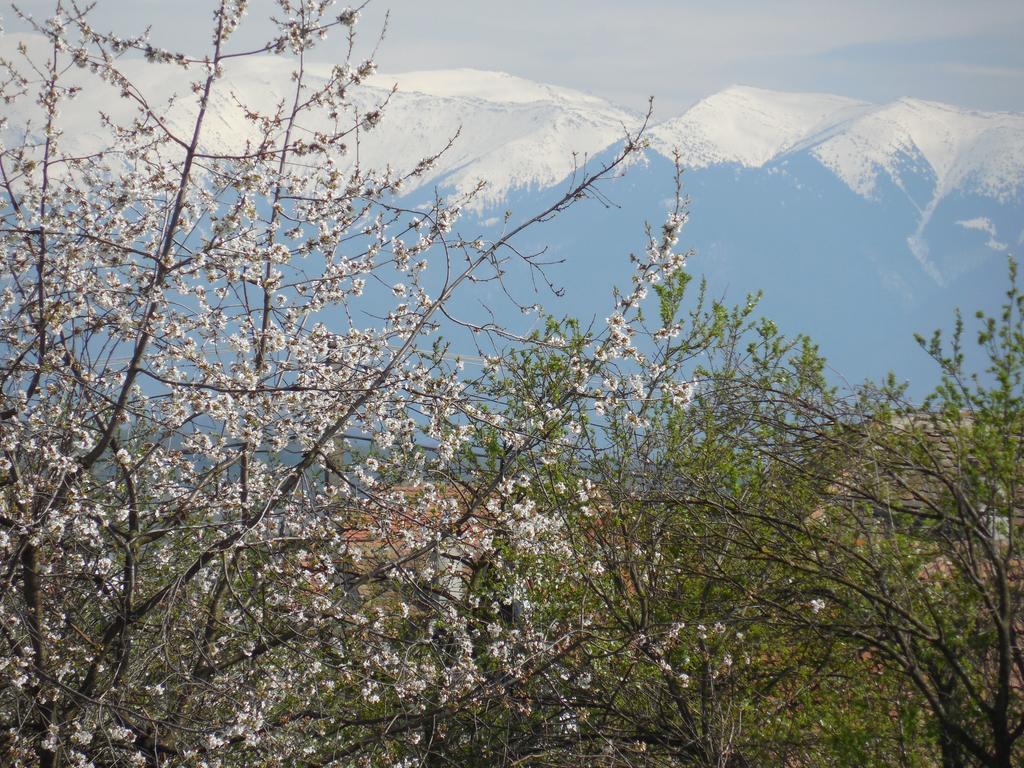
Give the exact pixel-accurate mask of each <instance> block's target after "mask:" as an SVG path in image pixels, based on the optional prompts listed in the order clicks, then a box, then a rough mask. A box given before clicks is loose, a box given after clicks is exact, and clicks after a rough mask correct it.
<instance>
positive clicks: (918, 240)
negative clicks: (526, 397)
mask: <svg viewBox="0 0 1024 768" xmlns="http://www.w3.org/2000/svg"><path fill="white" fill-rule="evenodd" d="M19 42H20V43H24V44H25V45H26V46H27V47H28V49H29V51H30V53H31V51H32V49H33V47H34V46H38V45H39V42H40V41H39V39H38V38H36V37H34V36H31V35H22V36H17V35H7V36H4V37H0V48H2V49H4V51H7V50H9V49H10V48H12V47H13V46H14V45H16V44H17V43H19ZM120 65H121V67H122V69H123V71H124V73H125V74H126V76H127V77H128V78H129V79H131V80H132V81H133V82H135V83H136V84H137V85H138V88H139V91H140V92H141V93H142V94H144V95H145V96H146V98H147V99H149V100H150V101H151V103H155V104H159V103H162V102H164V101H166V100H167V99H169V98H171V97H172V96H175V95H177V101H176V103H175V106H174V107H172V108H170V109H168V110H166V112H165V120H166V122H167V124H168V125H169V126H171V127H172V128H179V129H181V130H184V128H185V126H187V125H188V121H189V120H190V119H191V117H192V114H193V110H194V109H195V106H194V103H195V99H194V98H193V97H191V94H190V93H189V89H188V85H189V83H188V75H187V73H183V71H182V70H181V69H180V68H179V67H175V66H173V65H157V66H154V65H149V64H146V63H145V62H142V61H130V60H125V61H122V62H121V64H120ZM307 73H308V74H309V75H311V77H312V78H313V81H314V84H315V81H317V80H318V79H319V80H322V79H323V78H325V77H327V76H328V75H329V69H328V68H327V67H326V66H323V65H308V66H307ZM76 76H77V77H79V78H80V84H81V85H82V88H83V94H85V96H86V97H85V98H79V99H77V100H75V101H72V102H70V103H69V104H68V105H67V107H66V109H65V110H64V114H63V118H62V119H63V120H64V123H65V125H64V127H65V128H66V136H65V139H64V148H65V150H67V151H84V150H92V149H97V148H99V144H100V143H101V142H102V140H103V139H102V138H101V137H103V136H104V135H105V133H104V131H102V130H100V127H99V125H100V124H99V120H98V117H97V107H98V106H102V109H103V110H104V112H105V113H107V114H108V115H109V116H110V117H111V118H112V119H114V120H115V121H126V120H127V119H129V118H130V116H131V114H132V109H133V107H132V104H131V102H130V101H129V100H126V99H120V98H118V95H119V94H118V89H117V88H115V87H113V86H111V85H109V84H106V83H101V82H99V81H98V80H97V79H96V78H95V77H94V76H92V75H90V74H89V73H88V72H86V71H81V72H80V73H79V74H77V75H76ZM293 88H294V85H293V83H292V82H291V70H290V68H289V67H288V66H287V65H285V64H282V60H281V59H279V58H276V57H270V56H268V57H252V58H243V59H237V60H232V61H229V62H228V63H227V65H226V66H225V71H224V75H223V77H222V78H221V79H220V80H219V81H218V83H217V88H216V90H215V93H214V102H213V109H212V114H211V116H210V121H209V122H208V132H207V134H206V135H205V137H204V142H205V143H206V146H207V147H208V148H209V149H220V148H222V147H226V146H228V145H231V146H237V145H238V142H239V140H240V139H245V138H247V137H250V136H254V135H255V134H254V127H253V123H252V121H251V120H249V119H247V117H246V111H247V110H253V109H255V110H258V111H262V112H264V113H267V112H272V111H274V110H275V109H276V108H277V105H278V104H279V103H282V102H283V101H284V100H285V99H286V98H287V97H288V94H290V93H292V92H293V90H292V89H293ZM348 97H349V99H350V102H351V107H350V108H351V111H352V113H353V114H352V117H353V118H354V116H355V114H357V113H362V114H365V113H367V112H370V111H372V110H375V109H377V108H378V107H379V106H380V105H382V104H385V107H384V110H383V119H382V120H381V121H380V123H379V125H377V127H375V128H374V129H373V130H372V131H368V132H367V131H363V132H361V133H360V135H359V137H358V152H356V151H355V142H353V145H354V146H353V151H352V153H351V155H350V158H349V161H350V162H356V158H357V157H358V162H359V163H360V164H361V166H362V167H364V168H368V167H369V168H376V169H384V168H385V167H390V168H392V169H394V170H396V171H405V170H411V169H412V168H414V167H415V166H416V165H417V164H418V163H419V162H420V161H421V160H422V159H423V158H424V157H427V156H430V155H432V154H434V153H435V152H436V151H437V150H438V149H440V148H442V147H444V146H445V144H446V143H447V142H448V141H449V139H451V138H453V137H456V136H457V139H456V140H455V142H454V143H453V145H452V147H451V148H450V149H449V150H448V151H447V152H445V153H444V154H443V155H442V156H441V158H440V159H439V161H438V162H437V163H436V165H435V166H434V167H433V168H432V170H431V171H430V172H429V173H428V174H426V175H424V176H423V177H421V178H420V179H418V180H417V182H416V183H417V185H418V186H416V187H413V186H410V187H409V188H408V192H407V195H408V202H409V204H411V205H414V204H417V203H418V202H423V200H424V199H425V198H426V197H428V196H432V195H433V194H434V193H435V190H438V191H440V192H441V193H443V194H449V193H455V194H462V193H466V192H468V191H470V190H472V189H474V188H476V186H477V184H478V183H479V182H481V181H483V182H486V186H485V187H484V189H483V191H482V192H480V193H478V194H477V196H476V197H475V198H474V200H473V202H472V203H471V205H469V206H468V211H469V215H468V217H467V218H466V219H464V220H463V222H462V223H461V224H460V227H463V228H466V229H467V230H468V229H476V230H477V231H479V232H480V233H483V234H485V235H486V234H487V232H488V231H489V230H490V229H493V228H494V227H496V226H500V224H495V223H494V222H500V221H502V216H501V215H500V214H501V213H502V212H504V211H505V210H506V209H511V210H513V211H521V212H523V213H524V214H526V213H529V212H531V211H537V210H541V209H542V206H543V205H544V204H545V201H550V200H551V199H552V198H553V197H554V196H555V195H557V194H559V193H560V192H561V191H564V188H565V180H566V178H567V177H568V176H569V175H570V174H571V173H572V172H573V170H574V169H578V168H579V167H580V166H582V165H584V164H590V165H593V164H594V163H598V162H600V161H601V160H602V159H606V158H608V157H610V156H611V155H612V154H613V153H614V152H615V149H616V147H617V146H618V145H619V143H620V142H621V140H622V139H623V136H624V135H625V133H626V131H627V130H635V129H636V128H637V127H638V126H639V124H640V122H641V120H642V119H643V118H642V115H639V114H637V113H635V112H632V111H629V110H625V109H621V108H619V107H616V106H615V105H613V104H610V103H608V102H607V101H605V100H603V99H601V98H598V97H596V96H592V95H588V94H584V93H581V92H579V91H574V90H571V89H568V88H561V87H558V86H554V85H546V84H541V83H535V82H531V81H528V80H524V79H522V78H518V77H514V76H512V75H507V74H503V73H497V72H481V71H476V70H471V69H460V70H435V71H424V72H406V73H400V74H376V75H373V76H372V77H370V78H368V79H367V81H366V82H365V83H364V84H363V85H361V86H359V87H357V88H352V89H350V91H349V93H348ZM4 110H5V113H4V115H3V116H4V117H7V118H8V120H7V126H6V128H4V129H3V130H2V131H0V137H2V139H3V140H4V142H5V143H6V142H10V141H12V140H17V139H18V138H19V135H20V133H23V132H24V130H25V125H26V121H27V120H28V119H29V118H31V114H29V113H18V114H16V113H14V112H13V111H12V107H10V106H6V107H4ZM342 119H343V120H344V119H345V118H344V117H343V118H342ZM323 127H326V125H324V126H319V125H316V124H311V123H307V124H304V125H303V126H302V128H304V129H309V130H315V129H318V128H323ZM19 132H20V133H19ZM647 136H648V138H649V140H650V146H649V149H648V150H647V152H646V157H645V162H643V163H635V164H634V165H633V167H631V168H630V170H629V171H628V173H627V174H626V175H625V178H623V179H619V180H616V181H615V182H614V183H611V184H609V185H606V186H605V187H603V188H602V191H603V193H604V194H605V196H606V202H607V200H611V202H612V203H614V206H612V207H608V206H607V205H606V206H605V207H601V208H597V207H596V205H597V204H595V203H591V204H590V205H589V207H588V206H587V205H583V206H580V207H578V208H576V209H574V210H571V211H570V212H569V214H568V215H564V216H562V217H560V218H559V219H557V220H556V221H555V222H554V223H552V224H550V225H547V226H546V228H545V229H541V230H538V231H536V232H535V233H533V234H530V235H529V237H534V238H536V240H535V241H533V242H530V243H527V244H525V245H526V246H528V247H535V248H537V249H540V248H547V249H548V252H549V253H550V254H552V256H553V257H556V258H564V259H565V260H566V267H565V268H564V269H563V268H560V267H558V266H556V267H553V268H552V274H553V276H554V278H555V280H556V282H558V281H561V282H562V283H563V284H565V287H566V288H567V294H566V298H565V299H563V300H562V301H561V302H560V303H559V304H558V306H557V307H556V309H557V310H558V311H559V312H564V313H567V314H577V315H595V314H598V315H599V314H601V313H602V312H604V310H605V309H606V307H598V306H595V305H594V296H595V295H607V293H608V291H609V289H610V286H611V284H612V283H614V282H619V283H621V282H622V281H623V280H624V279H626V274H627V270H628V267H627V258H626V254H627V253H628V252H629V251H630V250H631V249H632V250H635V249H636V248H638V247H640V246H641V245H642V242H643V240H642V237H643V233H642V222H643V221H644V220H648V221H652V222H655V223H656V222H657V221H658V219H659V218H660V216H661V215H662V212H663V210H664V205H665V202H666V198H668V197H669V196H670V195H671V190H672V188H673V184H672V181H673V167H672V160H671V158H672V157H673V155H674V154H675V153H676V152H678V153H679V157H680V159H681V161H682V164H683V166H684V168H685V175H684V182H685V188H686V192H687V193H688V195H689V197H690V198H691V214H692V215H691V220H690V224H689V225H688V227H687V229H686V231H685V232H684V244H685V245H687V246H689V245H692V246H694V247H695V248H696V252H697V258H695V259H694V260H693V261H692V262H691V266H692V268H694V269H696V270H698V271H701V272H703V273H704V274H705V275H707V276H708V277H709V279H710V281H711V289H712V291H713V292H715V293H726V294H727V295H728V296H729V297H730V298H732V299H740V298H742V293H743V292H746V291H748V290H756V289H759V288H763V289H765V294H766V298H765V304H764V308H765V311H766V313H767V314H769V315H772V316H775V317H777V318H779V319H780V320H782V322H783V327H784V328H785V329H786V330H790V331H808V332H811V333H812V334H813V335H814V336H815V337H817V338H819V339H821V341H822V343H823V348H824V350H825V351H826V353H827V354H829V356H830V357H831V358H833V359H835V360H836V361H837V363H838V365H839V367H840V368H841V369H842V370H843V371H844V372H846V373H848V374H849V375H850V376H851V377H852V378H859V377H860V376H862V375H868V374H870V375H876V374H878V373H881V372H883V371H884V370H885V369H887V368H890V367H896V368H898V369H902V370H904V371H906V366H907V361H908V360H910V359H912V357H913V354H914V352H913V343H912V342H911V341H910V336H911V332H912V331H923V332H929V331H930V330H931V329H932V328H934V327H936V326H940V325H941V326H948V325H949V322H948V321H949V317H950V312H951V309H952V307H953V306H955V305H962V306H964V308H965V309H967V310H970V309H975V308H978V307H983V306H986V305H991V304H994V303H995V302H996V301H998V298H999V297H1000V295H1001V290H1002V285H1003V276H1004V273H1005V259H1004V254H1005V253H1006V252H1007V251H1013V250H1014V249H1019V248H1020V247H1021V245H1024V115H1022V114H1013V113H999V112H977V111H969V110H964V109H959V108H957V107H953V106H950V105H946V104H938V103H934V102H926V101H920V100H916V99H901V100H899V101H895V102H893V103H889V104H870V103H867V102H864V101H859V100H855V99H850V98H846V97H843V96H836V95H829V94H803V93H782V92H777V91H768V90H763V89H758V88H751V87H744V86H735V87H732V88H728V89H726V90H724V91H722V92H720V93H717V94H713V95H711V96H709V97H707V98H705V99H703V100H701V101H700V102H698V103H697V104H695V105H694V106H693V107H691V108H690V109H688V110H687V111H685V112H684V113H683V114H682V115H678V116H675V117H672V118H671V119H665V120H662V121H660V122H657V121H655V123H654V124H653V125H652V126H651V127H650V128H649V130H648V133H647ZM467 234H470V233H467ZM584 264H585V268H583V269H581V268H580V267H581V266H582V265H584ZM560 270H561V271H560ZM542 298H543V297H542ZM549 298H550V297H549ZM481 301H483V302H484V303H486V302H488V301H490V298H488V297H487V296H484V297H482V298H481ZM897 337H898V338H899V339H902V341H900V342H897V341H894V339H896V338H897ZM919 363H920V364H921V365H920V366H919V367H920V368H922V369H923V368H924V367H926V366H925V363H924V361H923V360H919ZM913 365H916V364H915V363H911V367H913ZM913 372H914V371H913V370H911V371H909V373H913Z"/></svg>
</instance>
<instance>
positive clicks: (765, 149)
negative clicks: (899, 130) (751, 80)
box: [652, 85, 868, 168]
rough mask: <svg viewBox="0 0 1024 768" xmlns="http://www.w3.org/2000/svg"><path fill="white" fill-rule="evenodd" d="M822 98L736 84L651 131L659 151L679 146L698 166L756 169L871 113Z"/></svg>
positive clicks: (843, 101)
mask: <svg viewBox="0 0 1024 768" xmlns="http://www.w3.org/2000/svg"><path fill="white" fill-rule="evenodd" d="M867 106H868V105H866V104H865V103H864V102H861V101H857V100H855V99H848V98H846V97H843V96H833V95H831V94H822V93H786V92H782V91H770V90H766V89H762V88H753V87H751V86H746V85H734V86H730V87H729V88H726V89H725V90H723V91H719V92H718V93H716V94H713V95H711V96H708V97H707V98H705V99H702V100H701V101H699V102H697V104H695V105H694V106H693V107H691V108H690V109H689V110H687V111H686V112H685V113H684V114H682V115H680V116H679V117H677V118H675V119H673V120H669V121H667V122H665V123H662V124H661V125H658V126H656V127H655V128H654V129H653V131H652V137H653V142H654V145H655V148H656V149H659V150H660V151H662V152H664V151H666V150H667V149H669V148H671V147H679V148H680V149H681V151H682V152H683V162H684V163H685V164H687V165H690V166H693V167H704V166H708V165H715V164H718V163H738V164H740V165H744V166H747V167H752V168H757V167H760V166H762V165H764V164H765V163H767V162H768V161H769V160H771V159H773V158H774V157H776V156H777V155H779V154H780V153H781V152H784V151H786V150H787V149H789V148H791V147H792V146H794V145H795V144H796V143H797V142H799V141H800V140H801V139H803V138H804V137H806V136H808V135H810V134H813V133H815V132H816V131H819V130H821V129H822V128H824V127H826V126H828V125H830V124H833V123H835V122H838V121H840V120H842V119H844V118H846V117H848V116H849V115H850V114H851V113H853V112H857V111H859V110H862V109H864V108H866V107H867Z"/></svg>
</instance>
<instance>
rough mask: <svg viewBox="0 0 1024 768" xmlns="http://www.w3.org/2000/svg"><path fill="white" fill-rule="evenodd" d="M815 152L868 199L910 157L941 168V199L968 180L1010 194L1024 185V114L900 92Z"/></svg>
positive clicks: (994, 193)
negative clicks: (976, 109) (953, 104)
mask: <svg viewBox="0 0 1024 768" xmlns="http://www.w3.org/2000/svg"><path fill="white" fill-rule="evenodd" d="M811 152H812V154H813V155H814V156H815V157H817V158H818V159H819V160H820V161H821V162H822V163H823V164H824V165H825V166H826V167H828V168H830V169H831V170H832V171H833V172H835V174H836V175H837V176H839V177H840V178H841V179H842V180H843V181H845V182H846V183H847V184H848V185H849V186H850V188H851V189H853V190H854V191H855V192H857V193H858V194H860V195H862V196H864V197H868V198H870V197H871V196H872V195H873V194H874V192H875V188H876V184H877V182H878V180H879V177H880V174H882V173H884V174H886V175H888V176H889V177H890V178H892V179H893V181H895V182H896V183H897V185H900V183H901V168H900V166H901V164H902V161H903V160H904V159H905V158H908V157H914V156H919V157H920V158H922V159H923V160H924V161H925V162H927V164H928V166H929V167H930V168H931V170H932V172H933V173H934V177H935V178H934V182H935V193H934V196H935V197H936V198H941V197H943V196H944V195H946V194H948V193H949V192H951V191H952V190H954V189H957V188H964V187H966V188H968V189H969V190H970V191H972V192H978V193H980V194H982V195H984V196H986V197H995V198H998V199H1005V198H1006V197H1007V196H1010V195H1012V194H1013V193H1014V192H1015V191H1016V190H1017V189H1019V188H1020V186H1021V185H1022V184H1024V115H1015V114H1010V113H1000V112H971V111H965V110H960V109H957V108H956V107H951V106H949V105H946V104H939V103H936V102H928V101H919V100H917V99H900V100H899V101H896V102H893V103H892V104H887V105H885V106H882V107H878V108H875V109H872V110H870V111H868V112H866V113H864V114H862V115H860V116H857V117H855V118H854V119H852V120H850V121H848V122H847V123H845V124H844V125H842V126H841V130H840V131H838V132H836V133H835V134H834V135H832V136H829V137H827V138H825V139H824V140H823V141H821V142H820V143H818V144H817V146H815V147H814V148H813V149H812V150H811Z"/></svg>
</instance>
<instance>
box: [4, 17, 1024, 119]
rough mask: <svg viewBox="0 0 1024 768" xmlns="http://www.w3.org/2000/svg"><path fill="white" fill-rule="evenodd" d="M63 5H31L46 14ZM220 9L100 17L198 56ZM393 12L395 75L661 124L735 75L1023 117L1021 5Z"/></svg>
mask: <svg viewBox="0 0 1024 768" xmlns="http://www.w3.org/2000/svg"><path fill="white" fill-rule="evenodd" d="M53 5H54V2H53V0H22V2H20V3H19V7H21V8H23V9H25V10H28V11H30V12H32V13H34V14H36V15H40V16H41V15H45V14H46V12H47V10H48V9H50V8H52V7H53ZM270 7H271V3H270V2H269V0H252V2H250V13H249V18H248V20H247V21H248V24H247V26H246V27H245V28H243V30H242V31H241V33H240V35H239V37H238V39H237V43H238V44H239V45H243V44H245V43H247V42H254V41H256V40H259V39H262V37H264V36H265V35H266V28H265V26H264V25H263V24H261V23H260V21H259V20H260V18H261V17H265V16H266V12H267V9H268V8H270ZM338 7H339V8H341V7H344V6H343V5H342V4H339V6H338ZM212 8H213V2H212V0H98V6H97V10H96V12H95V14H94V23H95V25H96V26H98V27H113V28H116V30H117V31H119V32H128V31H130V30H137V29H138V28H140V27H144V26H146V25H147V24H148V25H151V26H152V28H153V41H154V42H155V43H156V44H158V45H162V46H164V47H182V48H184V49H187V50H190V51H200V50H204V48H205V46H206V44H207V40H208V36H209V33H208V31H207V26H208V25H207V22H208V20H209V18H210V11H211V9H212ZM385 11H390V14H391V20H390V24H389V29H388V34H387V36H386V38H385V40H384V43H383V44H382V46H381V48H380V51H379V53H378V56H377V62H378V65H379V66H380V69H381V71H383V72H401V71H405V70H414V69H440V68H449V67H473V68H476V69H493V70H501V71H505V72H509V73H511V74H514V75H519V76H521V77H526V78H529V79H532V80H539V81H543V82H549V83H554V84H557V85H564V86H568V87H571V88H577V89H579V90H582V91H586V92H588V93H591V94H594V95H597V96H601V97H604V98H606V99H608V100H610V101H612V102H615V103H617V104H619V105H622V106H627V107H634V108H640V107H641V106H642V105H643V104H645V103H646V99H647V96H649V95H653V96H655V98H656V104H657V106H658V109H657V111H658V116H659V117H662V118H665V117H670V116H672V115H673V114H676V113H678V112H681V111H682V110H683V109H685V108H686V107H687V106H689V105H690V104H692V103H693V102H694V101H696V100H697V99H699V98H701V97H703V96H707V95H709V94H711V93H714V92H715V91H718V90H721V89H722V88H725V87H727V86H729V85H732V84H737V83H738V84H743V85H753V86H758V87H764V88H775V89H779V90H794V91H798V90H812V91H824V92H830V93H837V94H841V95H845V96H852V97H856V98H862V99H866V100H869V101H888V100H891V99H895V98H898V97H900V96H913V97H917V98H924V99H933V100H937V101H946V102H950V103H953V104H957V105H959V106H963V107H970V108H978V109H1001V110H1013V111H1024V2H1022V0H859V2H852V0H775V1H774V2H772V1H770V0H699V1H698V0H627V1H626V2H611V0H561V1H556V0H515V1H514V2H499V1H493V0H477V1H476V2H472V1H471V0H372V2H371V3H370V6H369V8H368V10H367V11H366V13H365V14H364V16H363V18H362V21H361V22H360V25H359V32H360V33H361V35H362V40H363V42H365V43H366V44H367V45H370V44H371V43H372V41H373V39H374V38H375V37H376V34H377V33H378V32H379V29H380V25H381V22H382V20H383V16H384V13H385ZM2 15H3V19H4V26H5V27H6V28H8V29H11V30H15V29H19V25H18V24H17V23H16V22H15V21H14V20H13V19H12V14H11V13H10V11H8V10H4V11H3V12H2ZM333 50H336V49H332V47H330V46H328V47H325V48H323V49H322V50H321V51H320V52H319V54H318V58H323V59H329V58H331V57H332V52H333Z"/></svg>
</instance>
